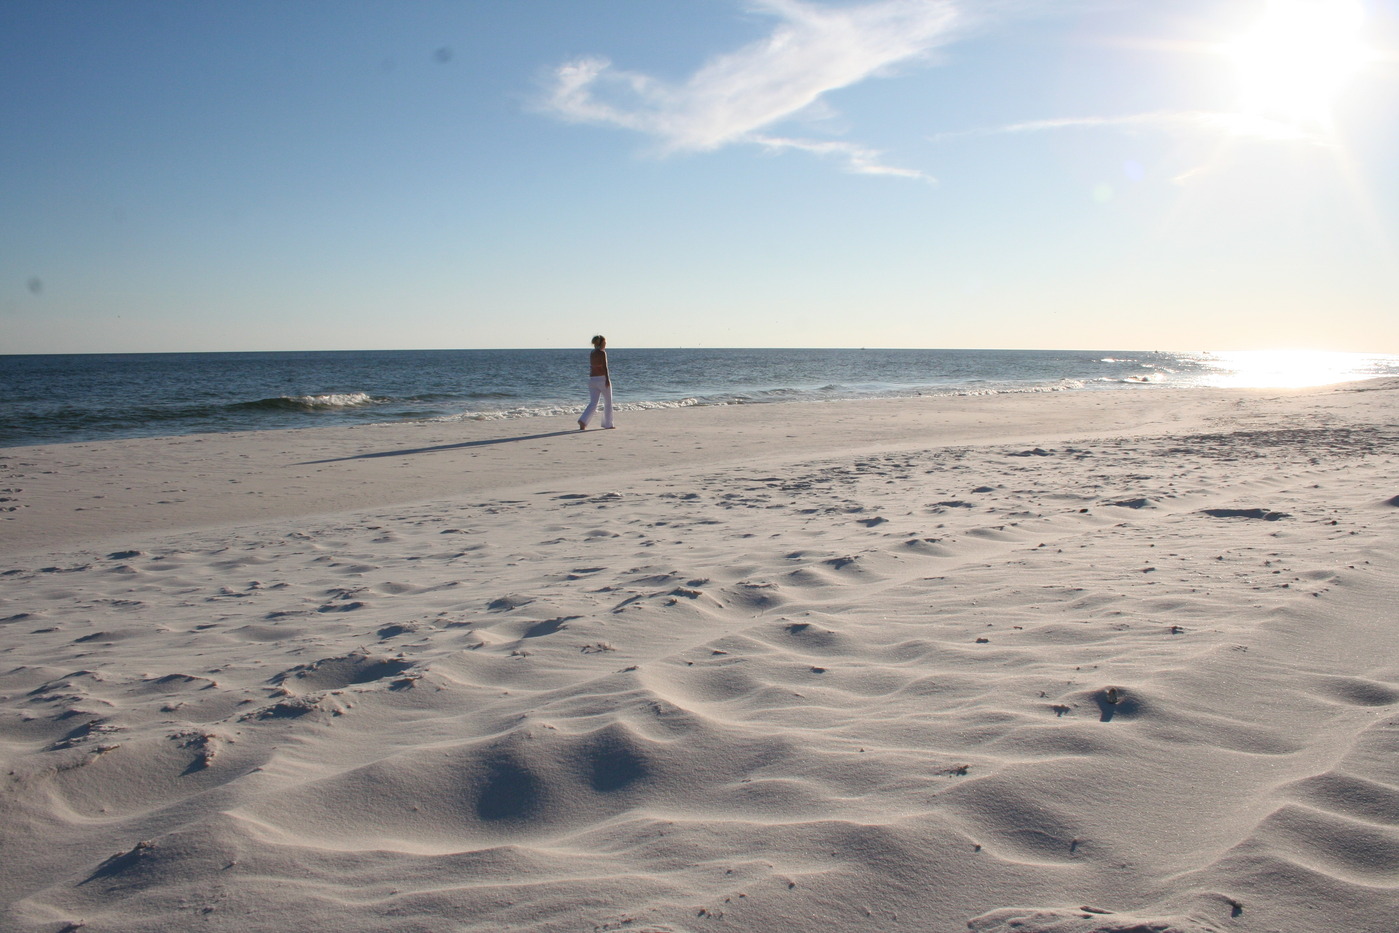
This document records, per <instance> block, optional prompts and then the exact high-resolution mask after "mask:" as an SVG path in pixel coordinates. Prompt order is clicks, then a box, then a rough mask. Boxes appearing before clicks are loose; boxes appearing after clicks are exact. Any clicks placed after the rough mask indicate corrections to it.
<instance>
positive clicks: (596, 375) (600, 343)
mask: <svg viewBox="0 0 1399 933" xmlns="http://www.w3.org/2000/svg"><path fill="white" fill-rule="evenodd" d="M588 393H589V398H588V407H587V408H585V409H583V414H582V415H581V416H579V418H578V430H580V431H582V430H583V429H585V428H586V427H587V426H588V422H589V421H592V420H593V412H595V411H597V403H598V399H602V426H603V427H604V428H610V427H612V426H613V425H612V377H611V375H610V374H609V373H608V372H607V338H606V337H604V336H602V335H601V334H599V335H598V336H596V337H594V338H593V352H592V353H590V354H588Z"/></svg>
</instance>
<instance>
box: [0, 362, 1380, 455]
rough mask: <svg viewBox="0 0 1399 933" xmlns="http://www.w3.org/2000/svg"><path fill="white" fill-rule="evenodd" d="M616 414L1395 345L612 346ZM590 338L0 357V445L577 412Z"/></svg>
mask: <svg viewBox="0 0 1399 933" xmlns="http://www.w3.org/2000/svg"><path fill="white" fill-rule="evenodd" d="M608 356H609V359H610V361H611V368H612V378H613V391H614V396H615V400H616V402H617V407H618V411H619V412H627V411H637V410H641V409H652V408H681V407H688V406H695V405H752V404H762V403H768V402H806V403H819V402H829V401H838V400H847V399H862V398H889V397H900V396H917V395H983V394H990V393H1006V392H1078V391H1151V390H1153V389H1156V388H1160V387H1166V386H1178V387H1198V386H1239V387H1244V386H1294V385H1322V384H1329V383H1334V382H1343V381H1349V380H1354V379H1364V378H1371V377H1378V376H1395V375H1399V356H1388V355H1375V354H1357V353H1341V354H1336V353H1291V354H1282V353H1253V354H1248V353H1204V352H1201V353H1166V352H1132V351H1099V350H1093V351H1056V350H865V349H860V350H856V349H834V350H817V349H805V350H802V349H798V350H777V349H759V350H723V349H637V350H629V349H627V348H625V347H619V346H613V347H609V350H608ZM587 365H588V348H586V347H584V348H581V349H571V350H365V351H318V352H278V353H151V354H81V355H25V356H3V355H0V447H15V446H26V445H33V444H52V443H68V442H76V441H91V440H103V439H112V438H128V437H152V436H167V435H182V434H197V433H208V432H226V431H255V430H273V429H286V428H306V427H323V426H330V425H344V424H364V423H374V422H405V421H445V422H452V421H467V420H490V419H501V420H505V419H526V418H539V417H546V416H553V415H561V414H574V413H577V412H579V411H581V410H582V408H583V405H584V403H585V402H586V401H587Z"/></svg>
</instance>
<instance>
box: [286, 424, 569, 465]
mask: <svg viewBox="0 0 1399 933" xmlns="http://www.w3.org/2000/svg"><path fill="white" fill-rule="evenodd" d="M581 433H583V432H581V431H576V430H575V431H550V432H549V433H548V434H521V435H520V436H519V437H496V438H492V439H490V440H486V441H462V442H461V443H460V444H439V445H438V446H436V447H412V448H409V449H407V450H380V451H376V452H374V453H372V454H355V455H354V456H353V457H331V458H329V459H327V460H306V461H303V462H301V463H298V464H297V466H314V465H315V464H318V463H341V462H343V461H345V460H373V459H375V458H377V457H410V456H412V455H413V454H431V453H437V452H439V451H443V450H465V449H467V448H469V447H490V446H492V445H493V444H515V443H518V442H520V441H537V440H542V439H543V438H546V437H565V436H567V435H569V434H581Z"/></svg>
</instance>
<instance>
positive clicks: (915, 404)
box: [0, 380, 1399, 933]
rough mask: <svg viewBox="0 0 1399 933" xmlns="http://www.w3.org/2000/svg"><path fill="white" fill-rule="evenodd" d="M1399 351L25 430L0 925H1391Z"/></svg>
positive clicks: (0, 823)
mask: <svg viewBox="0 0 1399 933" xmlns="http://www.w3.org/2000/svg"><path fill="white" fill-rule="evenodd" d="M1396 477H1399V380H1387V381H1372V382H1365V383H1356V384H1351V385H1346V386H1339V387H1330V388H1323V389H1308V390H1292V391H1259V390H1251V391H1242V390H1238V391H1227V390H1212V389H1191V390H1183V389H1182V390H1154V389H1150V388H1143V390H1142V391H1141V392H1135V391H1130V390H1117V391H1111V392H1109V391H1103V392H1093V391H1080V392H1072V393H1043V394H1026V395H1021V396H1011V395H1003V396H986V397H960V398H914V399H898V400H879V401H861V402H839V403H837V402H832V403H821V404H769V405H752V406H730V407H714V408H696V409H688V410H678V411H674V410H672V411H665V412H642V413H631V414H623V415H619V418H618V430H615V431H586V432H579V431H577V430H576V427H575V426H574V425H573V424H572V421H571V420H570V418H569V417H568V416H566V415H565V416H560V417H558V418H556V419H535V420H531V421H519V422H481V423H470V424H454V425H446V424H405V425H393V426H364V427H354V428H332V429H318V430H307V431H268V432H258V433H246V434H229V435H200V436H190V437H177V438H163V439H139V440H124V441H109V442H101V443H82V444H69V445H55V446H47V447H25V448H9V449H4V450H0V499H3V500H4V501H3V502H0V508H3V509H5V511H3V512H0V653H3V655H2V656H0V765H3V767H2V768H0V782H3V791H0V860H3V863H4V871H3V872H0V929H4V930H7V931H9V930H13V931H16V933H60V931H64V933H76V931H79V930H82V931H104V933H106V931H120V933H128V931H129V933H136V931H143V933H151V931H187V930H192V929H201V930H210V931H283V930H287V929H302V930H317V931H319V930H327V931H329V930H334V931H338V933H354V931H364V933H369V931H374V933H383V931H394V933H398V931H403V933H407V931H447V930H450V931H460V933H478V931H479V933H485V931H503V930H509V931H531V933H564V931H568V933H577V931H589V933H592V931H631V933H698V931H822V933H829V931H857V930H858V931H871V930H877V931H919V933H943V931H965V930H974V931H979V933H1012V931H1014V933H1147V931H1150V933H1207V931H1240V933H1264V931H1288V933H1292V931H1296V933H1303V931H1306V933H1329V931H1336V933H1341V931H1345V933H1392V931H1393V930H1394V929H1395V923H1396V921H1395V916H1396V907H1399V612H1397V611H1396V608H1395V606H1396V603H1395V600H1394V594H1395V593H1396V592H1399V552H1397V551H1396V541H1399V479H1396Z"/></svg>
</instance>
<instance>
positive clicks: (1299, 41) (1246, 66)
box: [1227, 0, 1372, 128]
mask: <svg viewBox="0 0 1399 933" xmlns="http://www.w3.org/2000/svg"><path fill="white" fill-rule="evenodd" d="M1364 28H1365V13H1364V9H1363V8H1362V6H1361V4H1360V2H1359V0H1268V5H1267V8H1266V10H1265V11H1264V13H1263V15H1262V17H1261V18H1260V19H1259V20H1258V21H1257V22H1255V23H1254V24H1253V26H1252V28H1250V29H1249V30H1248V31H1247V32H1246V33H1244V35H1242V36H1240V37H1239V38H1238V39H1237V40H1236V41H1234V42H1233V43H1231V44H1230V45H1229V46H1228V49H1227V51H1228V54H1229V55H1230V57H1231V58H1232V59H1233V60H1234V64H1235V67H1236V68H1237V70H1238V74H1239V82H1240V96H1241V101H1240V103H1241V105H1242V108H1243V110H1244V113H1245V115H1247V116H1249V117H1253V118H1261V119H1269V120H1278V121H1282V122H1285V123H1289V124H1293V125H1296V126H1302V125H1305V126H1311V127H1323V128H1324V127H1326V126H1327V125H1328V124H1329V123H1330V116H1331V106H1332V103H1333V102H1334V101H1335V99H1336V95H1337V94H1338V93H1339V92H1340V91H1341V90H1342V88H1344V87H1345V85H1346V84H1347V83H1348V82H1349V81H1350V80H1351V78H1352V77H1354V76H1355V73H1356V72H1357V71H1359V70H1360V68H1361V67H1362V66H1363V65H1364V64H1365V63H1366V62H1367V61H1368V60H1369V59H1370V58H1371V56H1372V53H1371V51H1370V49H1369V48H1368V47H1367V46H1366V44H1365V38H1364Z"/></svg>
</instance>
